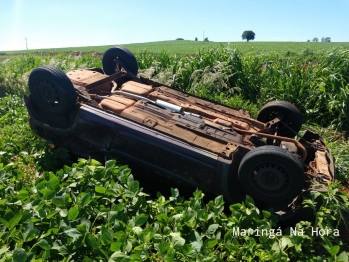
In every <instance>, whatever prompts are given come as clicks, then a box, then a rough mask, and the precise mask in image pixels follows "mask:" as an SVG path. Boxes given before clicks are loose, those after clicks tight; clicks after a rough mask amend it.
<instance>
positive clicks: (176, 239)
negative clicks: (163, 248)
mask: <svg viewBox="0 0 349 262" xmlns="http://www.w3.org/2000/svg"><path fill="white" fill-rule="evenodd" d="M170 235H171V236H172V239H171V242H172V244H173V246H174V247H181V246H183V245H184V244H185V239H184V238H182V237H181V236H180V235H179V233H171V234H170Z"/></svg>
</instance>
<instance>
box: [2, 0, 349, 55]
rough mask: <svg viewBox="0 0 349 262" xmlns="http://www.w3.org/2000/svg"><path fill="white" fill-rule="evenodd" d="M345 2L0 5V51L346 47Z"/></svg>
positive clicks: (348, 1)
mask: <svg viewBox="0 0 349 262" xmlns="http://www.w3.org/2000/svg"><path fill="white" fill-rule="evenodd" d="M348 14H349V0H172V1H170V0H0V51H10V50H24V49H26V43H27V46H28V49H42V48H59V47H79V46H101V45H122V44H131V43H145V42H155V41H165V40H175V39H176V38H184V39H185V40H194V39H195V37H197V38H198V39H199V40H202V39H203V37H208V39H209V40H210V41H214V42H238V41H242V39H241V35H242V33H243V31H245V30H252V31H253V32H254V33H255V34H256V35H255V40H254V41H258V42H259V41H263V42H269V41H285V42H306V41H307V40H311V41H312V39H313V38H314V37H317V38H318V39H319V40H321V38H322V37H330V38H331V41H332V42H349V15H348Z"/></svg>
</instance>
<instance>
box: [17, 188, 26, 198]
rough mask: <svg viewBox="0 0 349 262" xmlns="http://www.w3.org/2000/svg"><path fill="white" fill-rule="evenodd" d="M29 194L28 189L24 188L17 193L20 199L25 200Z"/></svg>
mask: <svg viewBox="0 0 349 262" xmlns="http://www.w3.org/2000/svg"><path fill="white" fill-rule="evenodd" d="M28 196H29V193H28V190H25V189H22V190H21V191H19V192H18V193H17V195H16V198H17V199H19V200H24V199H26V198H27V197H28Z"/></svg>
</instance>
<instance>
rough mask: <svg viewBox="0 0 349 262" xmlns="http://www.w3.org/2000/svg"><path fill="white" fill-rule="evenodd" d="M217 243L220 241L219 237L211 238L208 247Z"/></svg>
mask: <svg viewBox="0 0 349 262" xmlns="http://www.w3.org/2000/svg"><path fill="white" fill-rule="evenodd" d="M217 243H218V239H209V240H208V241H207V247H208V248H212V247H214V246H215V245H217Z"/></svg>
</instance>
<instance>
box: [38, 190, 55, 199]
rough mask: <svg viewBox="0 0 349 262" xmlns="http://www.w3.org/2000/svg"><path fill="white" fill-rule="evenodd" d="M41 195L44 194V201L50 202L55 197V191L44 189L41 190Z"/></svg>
mask: <svg viewBox="0 0 349 262" xmlns="http://www.w3.org/2000/svg"><path fill="white" fill-rule="evenodd" d="M40 193H41V194H43V199H44V200H50V199H51V198H53V197H54V196H55V191H53V190H50V189H48V188H44V189H41V190H40Z"/></svg>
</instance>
